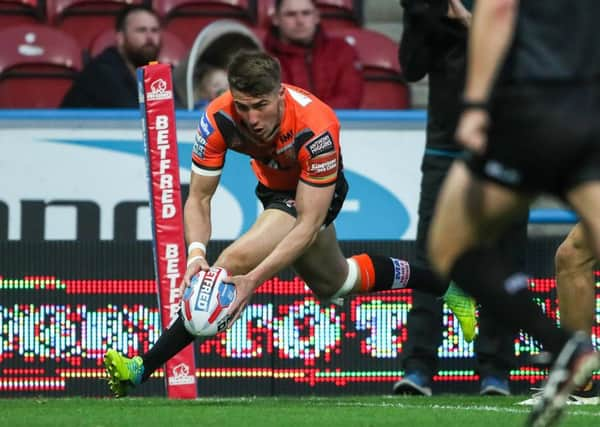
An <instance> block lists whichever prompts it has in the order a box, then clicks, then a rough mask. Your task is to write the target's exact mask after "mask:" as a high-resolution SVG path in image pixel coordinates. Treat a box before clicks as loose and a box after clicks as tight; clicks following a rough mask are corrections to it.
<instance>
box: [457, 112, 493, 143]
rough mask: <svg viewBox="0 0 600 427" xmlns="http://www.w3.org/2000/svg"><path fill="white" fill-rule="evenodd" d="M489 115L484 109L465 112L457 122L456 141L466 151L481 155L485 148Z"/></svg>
mask: <svg viewBox="0 0 600 427" xmlns="http://www.w3.org/2000/svg"><path fill="white" fill-rule="evenodd" d="M488 124H489V114H488V112H487V111H486V110H484V109H467V110H465V111H464V112H463V113H462V115H461V117H460V120H459V122H458V127H457V129H456V140H457V141H458V143H459V144H461V145H462V146H463V147H465V148H466V149H467V150H469V151H471V152H473V153H477V154H483V153H484V152H485V149H486V146H487V127H488Z"/></svg>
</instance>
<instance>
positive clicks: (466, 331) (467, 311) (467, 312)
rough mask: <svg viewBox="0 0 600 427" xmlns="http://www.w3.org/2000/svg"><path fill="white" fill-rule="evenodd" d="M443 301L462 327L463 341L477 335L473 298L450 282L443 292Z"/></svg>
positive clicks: (468, 340) (475, 308)
mask: <svg viewBox="0 0 600 427" xmlns="http://www.w3.org/2000/svg"><path fill="white" fill-rule="evenodd" d="M443 298H444V302H445V303H446V305H447V306H448V308H449V309H450V310H452V312H453V313H454V315H455V316H456V318H457V319H458V323H459V324H460V328H461V329H462V333H463V337H464V338H465V341H467V342H471V341H473V340H474V339H475V336H476V335H477V329H476V326H477V307H476V303H475V299H474V298H473V297H472V296H470V295H469V294H467V293H465V292H464V291H463V290H462V289H460V288H459V287H458V286H456V285H455V284H454V282H450V286H448V290H447V291H446V293H445V294H444V297H443Z"/></svg>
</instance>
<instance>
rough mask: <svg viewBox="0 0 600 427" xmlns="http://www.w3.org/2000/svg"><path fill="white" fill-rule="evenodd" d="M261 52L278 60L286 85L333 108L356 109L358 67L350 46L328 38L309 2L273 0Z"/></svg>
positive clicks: (359, 96)
mask: <svg viewBox="0 0 600 427" xmlns="http://www.w3.org/2000/svg"><path fill="white" fill-rule="evenodd" d="M272 23H273V25H272V27H271V29H270V31H269V33H268V34H267V37H266V40H265V49H266V50H267V51H268V52H269V53H271V54H272V55H273V56H275V57H276V58H277V59H279V61H280V63H281V69H282V79H283V81H284V82H286V83H290V84H292V85H295V86H298V87H301V88H303V89H306V90H309V91H310V92H312V93H314V94H315V95H316V96H317V97H319V98H320V99H321V100H323V101H324V102H326V103H327V104H329V105H330V106H331V107H332V108H334V109H344V108H347V109H354V108H360V104H361V100H362V93H363V79H362V67H361V64H360V62H359V59H358V54H357V52H356V50H355V49H354V47H353V46H351V45H349V44H348V43H347V42H346V41H345V40H344V39H342V38H335V37H330V36H329V35H328V34H327V33H326V31H325V29H324V28H323V26H322V25H321V24H320V17H319V11H318V9H317V7H316V5H315V2H314V1H313V0H276V2H275V14H274V15H273V19H272Z"/></svg>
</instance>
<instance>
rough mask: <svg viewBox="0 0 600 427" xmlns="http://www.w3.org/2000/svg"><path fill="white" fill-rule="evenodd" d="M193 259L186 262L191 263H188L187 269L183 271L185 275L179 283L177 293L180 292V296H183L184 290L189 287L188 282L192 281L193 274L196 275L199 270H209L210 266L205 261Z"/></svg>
mask: <svg viewBox="0 0 600 427" xmlns="http://www.w3.org/2000/svg"><path fill="white" fill-rule="evenodd" d="M194 258H195V259H194ZM194 258H190V259H189V260H188V262H189V261H191V262H189V264H188V266H187V269H186V270H185V274H184V275H183V280H182V281H181V285H180V287H179V291H180V293H181V295H183V293H184V292H185V288H187V287H188V286H190V280H192V277H193V276H194V274H196V273H198V272H199V271H201V270H203V271H206V270H208V269H209V268H210V265H208V262H207V261H206V259H205V258H204V257H194Z"/></svg>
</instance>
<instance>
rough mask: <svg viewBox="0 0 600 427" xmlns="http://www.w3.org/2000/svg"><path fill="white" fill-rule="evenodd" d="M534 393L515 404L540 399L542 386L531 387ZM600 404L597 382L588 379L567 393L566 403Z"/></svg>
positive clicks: (534, 402) (526, 403) (531, 404)
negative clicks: (581, 385) (584, 383)
mask: <svg viewBox="0 0 600 427" xmlns="http://www.w3.org/2000/svg"><path fill="white" fill-rule="evenodd" d="M531 391H533V392H534V393H533V394H532V395H531V397H530V398H529V399H526V400H523V401H521V402H518V403H517V405H529V406H533V405H535V404H537V403H538V402H539V400H540V399H541V396H542V393H543V388H532V389H531ZM598 404H600V389H599V387H598V383H595V382H593V381H592V380H590V381H588V383H587V384H586V385H584V386H583V387H577V388H575V390H573V392H572V393H571V394H570V395H569V397H568V399H567V405H598Z"/></svg>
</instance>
